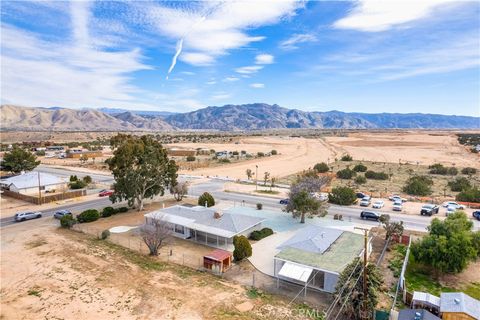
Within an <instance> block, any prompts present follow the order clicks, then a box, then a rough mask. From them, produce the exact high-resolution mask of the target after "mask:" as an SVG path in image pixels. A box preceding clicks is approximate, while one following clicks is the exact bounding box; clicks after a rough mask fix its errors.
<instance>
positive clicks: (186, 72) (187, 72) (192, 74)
mask: <svg viewBox="0 0 480 320" xmlns="http://www.w3.org/2000/svg"><path fill="white" fill-rule="evenodd" d="M180 73H181V74H184V75H186V76H194V75H195V72H191V71H182V72H180Z"/></svg>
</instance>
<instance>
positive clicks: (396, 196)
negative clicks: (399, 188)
mask: <svg viewBox="0 0 480 320" xmlns="http://www.w3.org/2000/svg"><path fill="white" fill-rule="evenodd" d="M388 199H389V200H390V201H394V202H395V201H401V202H407V199H405V198H402V197H400V196H399V195H396V194H394V195H391V196H390V197H388Z"/></svg>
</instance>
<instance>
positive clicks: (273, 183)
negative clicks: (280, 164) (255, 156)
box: [270, 177, 277, 191]
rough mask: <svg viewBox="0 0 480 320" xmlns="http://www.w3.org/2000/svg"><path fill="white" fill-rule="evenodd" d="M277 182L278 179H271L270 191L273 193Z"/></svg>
mask: <svg viewBox="0 0 480 320" xmlns="http://www.w3.org/2000/svg"><path fill="white" fill-rule="evenodd" d="M276 181H277V178H275V177H271V178H270V191H272V188H273V187H275V182H276Z"/></svg>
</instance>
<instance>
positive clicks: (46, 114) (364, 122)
mask: <svg viewBox="0 0 480 320" xmlns="http://www.w3.org/2000/svg"><path fill="white" fill-rule="evenodd" d="M101 110H104V112H102V111H100V110H93V109H84V110H72V109H65V108H59V107H56V108H54V109H49V108H27V107H19V106H12V105H2V106H1V107H0V120H1V130H3V131H6V130H9V131H13V130H22V131H51V130H55V131H107V130H109V131H112V130H113V131H135V130H137V131H138V130H145V131H168V130H177V129H182V130H189V129H196V130H222V131H236V130H262V129H283V128H326V129H337V128H339V129H340V128H343V129H395V128H399V129H480V118H479V117H467V116H449V115H438V114H422V113H409V114H399V113H379V114H368V113H345V112H340V111H328V112H306V111H301V110H296V109H287V108H283V107H280V106H278V105H276V104H274V105H269V104H265V103H254V104H244V105H225V106H222V107H207V108H203V109H199V110H196V111H193V112H187V113H176V114H169V115H167V114H165V113H164V114H163V115H159V114H157V115H156V114H154V113H150V114H140V113H139V112H137V111H136V112H133V111H125V110H123V109H108V112H105V109H101Z"/></svg>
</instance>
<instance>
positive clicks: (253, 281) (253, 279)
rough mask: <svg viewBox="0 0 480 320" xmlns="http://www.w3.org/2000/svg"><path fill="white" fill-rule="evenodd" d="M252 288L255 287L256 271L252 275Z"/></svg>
mask: <svg viewBox="0 0 480 320" xmlns="http://www.w3.org/2000/svg"><path fill="white" fill-rule="evenodd" d="M252 287H255V270H253V273H252Z"/></svg>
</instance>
